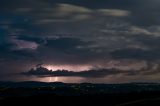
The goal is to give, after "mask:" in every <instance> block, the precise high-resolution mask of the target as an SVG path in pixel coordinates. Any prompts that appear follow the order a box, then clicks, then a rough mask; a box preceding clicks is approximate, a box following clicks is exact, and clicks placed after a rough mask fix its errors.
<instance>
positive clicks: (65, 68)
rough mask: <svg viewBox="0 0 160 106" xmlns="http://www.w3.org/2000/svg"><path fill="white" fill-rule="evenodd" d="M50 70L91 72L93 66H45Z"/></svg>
mask: <svg viewBox="0 0 160 106" xmlns="http://www.w3.org/2000/svg"><path fill="white" fill-rule="evenodd" d="M44 67H45V68H47V69H48V70H52V71H56V70H69V71H84V70H89V69H91V68H92V66H89V65H55V66H54V65H44Z"/></svg>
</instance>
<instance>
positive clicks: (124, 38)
mask: <svg viewBox="0 0 160 106" xmlns="http://www.w3.org/2000/svg"><path fill="white" fill-rule="evenodd" d="M159 5H160V2H159V1H158V0H152V1H151V0H116V1H113V0H101V1H98V0H76V1H75V0H14V1H13V0H1V1H0V14H1V16H0V33H1V35H0V50H1V51H0V54H1V56H0V58H1V59H0V60H5V59H6V60H8V59H9V60H10V61H12V60H15V61H18V60H19V61H20V62H21V63H23V64H25V63H26V64H28V63H29V61H30V62H33V63H34V64H35V63H37V62H44V63H46V64H52V63H53V64H71V65H74V64H89V65H93V67H94V66H95V65H98V66H99V65H100V66H101V67H106V64H107V63H109V62H112V61H113V60H114V59H116V61H121V60H122V59H126V60H133V61H137V60H138V61H147V62H148V61H151V62H153V63H156V64H159V61H158V59H159V58H160V55H159V53H160V52H159V51H160V49H159V41H160V39H159V37H160V21H159V17H160V14H159V10H160V6H159ZM10 61H8V62H7V61H6V65H8V64H10ZM20 62H19V63H20ZM123 62H124V61H123ZM124 63H125V62H124ZM121 64H122V63H121ZM128 64H130V63H128ZM3 67H5V66H3ZM15 67H17V66H15ZM136 73H137V74H139V73H138V72H136Z"/></svg>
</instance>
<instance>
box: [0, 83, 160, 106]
mask: <svg viewBox="0 0 160 106" xmlns="http://www.w3.org/2000/svg"><path fill="white" fill-rule="evenodd" d="M0 104H10V105H16V104H21V105H26V104H40V105H42V104H44V105H47V104H53V105H63V104H64V105H98V106H101V105H105V106H106V105H107V106H137V105H141V106H143V105H144V106H146V105H153V106H158V105H160V84H156V83H155V84H153V83H128V84H90V83H82V84H65V83H58V82H57V83H43V82H19V83H13V82H0Z"/></svg>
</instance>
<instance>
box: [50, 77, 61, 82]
mask: <svg viewBox="0 0 160 106" xmlns="http://www.w3.org/2000/svg"><path fill="white" fill-rule="evenodd" d="M53 78H54V79H53ZM58 80H59V77H49V82H57V81H58Z"/></svg>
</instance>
